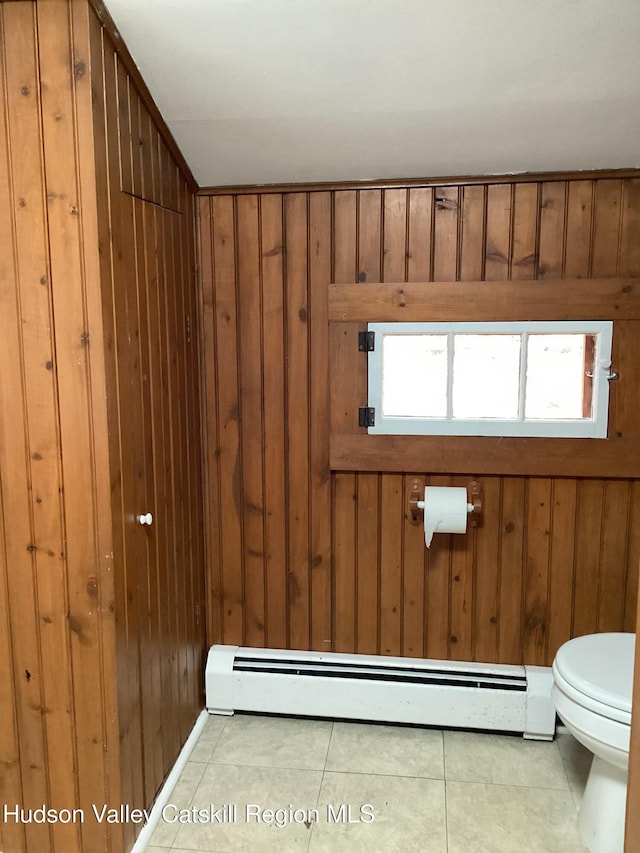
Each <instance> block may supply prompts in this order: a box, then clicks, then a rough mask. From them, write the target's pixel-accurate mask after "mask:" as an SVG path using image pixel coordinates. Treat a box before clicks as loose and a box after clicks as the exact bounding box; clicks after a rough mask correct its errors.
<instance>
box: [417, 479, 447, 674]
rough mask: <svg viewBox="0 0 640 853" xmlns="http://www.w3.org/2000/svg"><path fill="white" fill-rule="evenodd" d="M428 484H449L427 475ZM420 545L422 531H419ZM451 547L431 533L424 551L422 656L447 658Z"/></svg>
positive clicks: (442, 537)
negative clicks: (427, 546)
mask: <svg viewBox="0 0 640 853" xmlns="http://www.w3.org/2000/svg"><path fill="white" fill-rule="evenodd" d="M427 485H429V486H450V485H451V478H450V477H448V476H435V477H433V476H432V477H429V478H428V482H427ZM422 542H423V545H424V530H423V531H422ZM451 586H452V581H451V547H450V537H449V536H434V537H433V540H432V542H431V547H430V548H429V549H428V554H427V574H426V580H425V597H426V602H425V616H426V619H425V622H426V625H425V648H424V657H428V658H435V659H437V660H447V659H448V658H449V653H450V646H451V642H450V641H451V626H450V623H451V602H452V590H451Z"/></svg>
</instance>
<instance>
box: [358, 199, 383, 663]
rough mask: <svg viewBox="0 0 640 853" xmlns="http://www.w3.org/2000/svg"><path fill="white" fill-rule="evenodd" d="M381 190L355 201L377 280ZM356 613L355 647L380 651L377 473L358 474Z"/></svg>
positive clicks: (364, 252) (367, 262)
mask: <svg viewBox="0 0 640 853" xmlns="http://www.w3.org/2000/svg"><path fill="white" fill-rule="evenodd" d="M382 211H383V207H382V193H381V191H380V190H363V191H361V192H360V193H359V204H358V213H359V218H358V270H359V272H358V278H359V280H360V281H363V282H364V281H380V278H381V274H382V269H381V260H380V259H381V248H382ZM357 366H358V375H359V383H360V382H364V381H366V379H365V377H366V369H367V366H366V361H365V360H364V359H362V360H358V361H357ZM356 479H357V483H356V488H357V491H356V493H357V496H358V497H357V514H356V520H357V532H356V535H357V546H356V554H357V562H356V584H357V586H356V613H357V629H356V631H357V649H358V651H359V652H360V653H363V654H376V653H377V652H378V650H379V641H380V637H379V631H380V613H379V608H380V596H379V592H380V590H379V584H380V551H379V542H380V516H379V510H380V497H379V485H380V484H379V477H378V475H376V474H358V475H357V478H356Z"/></svg>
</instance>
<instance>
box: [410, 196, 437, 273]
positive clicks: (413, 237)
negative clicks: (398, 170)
mask: <svg viewBox="0 0 640 853" xmlns="http://www.w3.org/2000/svg"><path fill="white" fill-rule="evenodd" d="M433 204H434V201H433V190H432V189H431V188H430V187H429V188H417V189H411V190H409V225H408V228H409V235H408V241H407V247H408V248H407V281H430V280H431V246H432V234H433Z"/></svg>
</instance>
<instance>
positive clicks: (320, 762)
mask: <svg viewBox="0 0 640 853" xmlns="http://www.w3.org/2000/svg"><path fill="white" fill-rule="evenodd" d="M332 726H333V723H332V722H328V721H326V720H305V719H295V718H292V717H257V716H251V715H248V714H236V715H235V716H233V717H230V718H229V719H228V720H227V723H226V725H225V728H224V732H223V734H222V737H221V738H220V739H219V741H218V743H217V745H216V747H215V749H214V750H213V753H212V756H211V759H210V760H211V761H212V762H214V763H216V764H248V765H251V766H253V767H297V768H304V769H307V770H322V769H323V768H324V765H325V761H326V758H327V749H328V748H329V738H330V737H331V728H332Z"/></svg>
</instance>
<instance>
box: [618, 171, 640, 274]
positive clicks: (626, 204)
mask: <svg viewBox="0 0 640 853" xmlns="http://www.w3.org/2000/svg"><path fill="white" fill-rule="evenodd" d="M620 231H621V233H620V256H619V260H618V275H620V276H640V178H628V179H626V180H625V181H623V183H622V224H621V229H620Z"/></svg>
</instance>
